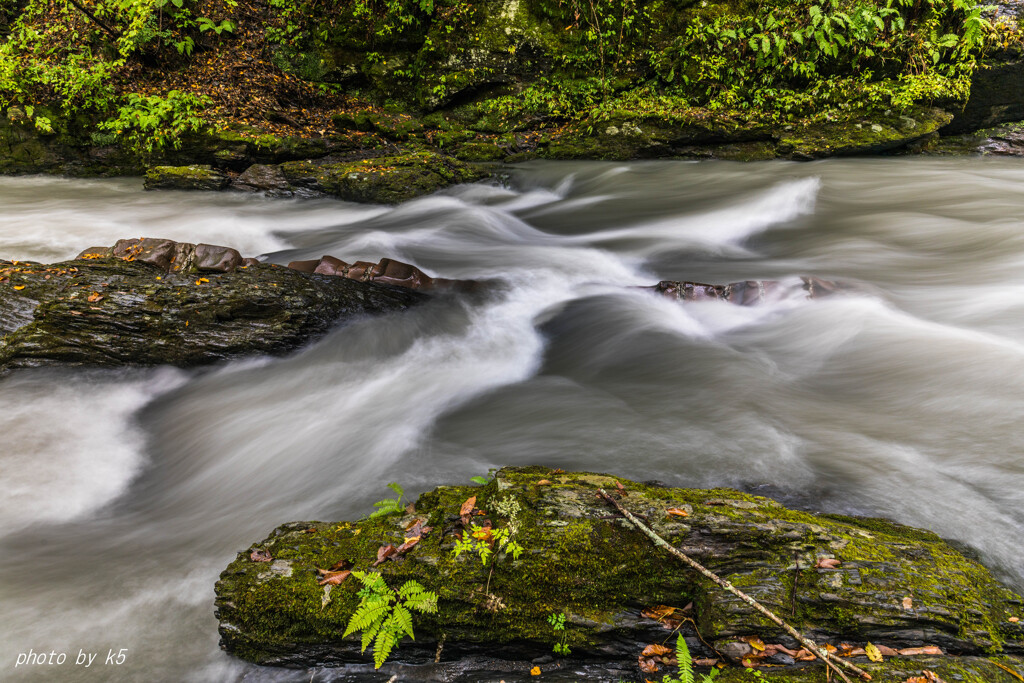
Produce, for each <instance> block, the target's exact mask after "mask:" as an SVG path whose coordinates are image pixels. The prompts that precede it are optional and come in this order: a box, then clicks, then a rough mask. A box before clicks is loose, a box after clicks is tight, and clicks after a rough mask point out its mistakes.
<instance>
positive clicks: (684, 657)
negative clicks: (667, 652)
mask: <svg viewBox="0 0 1024 683" xmlns="http://www.w3.org/2000/svg"><path fill="white" fill-rule="evenodd" d="M676 659H677V660H679V682H680V683H693V657H692V656H691V655H690V648H689V647H687V646H686V638H683V636H682V635H680V636H679V637H678V638H676Z"/></svg>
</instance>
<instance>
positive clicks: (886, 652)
mask: <svg viewBox="0 0 1024 683" xmlns="http://www.w3.org/2000/svg"><path fill="white" fill-rule="evenodd" d="M875 647H877V648H878V652H879V653H880V654H881V655H882V656H884V657H895V656H896V655H898V654H899V652H897V651H896V650H894V649H892V648H891V647H889V646H887V645H876V646H875Z"/></svg>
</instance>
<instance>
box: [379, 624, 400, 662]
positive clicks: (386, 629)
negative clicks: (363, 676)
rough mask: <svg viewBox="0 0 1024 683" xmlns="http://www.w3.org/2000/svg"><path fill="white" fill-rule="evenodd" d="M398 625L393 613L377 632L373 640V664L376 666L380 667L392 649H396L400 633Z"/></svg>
mask: <svg viewBox="0 0 1024 683" xmlns="http://www.w3.org/2000/svg"><path fill="white" fill-rule="evenodd" d="M396 629H397V625H396V623H395V615H394V614H392V615H391V616H389V617H388V618H387V621H385V622H384V625H383V626H382V627H381V629H380V631H379V632H378V633H377V638H376V640H374V642H373V664H374V668H376V669H379V668H380V667H381V664H383V663H384V660H386V659H387V658H388V655H390V654H391V651H392V650H393V649H395V645H396V644H397V643H398V639H399V634H398V632H397V630H396Z"/></svg>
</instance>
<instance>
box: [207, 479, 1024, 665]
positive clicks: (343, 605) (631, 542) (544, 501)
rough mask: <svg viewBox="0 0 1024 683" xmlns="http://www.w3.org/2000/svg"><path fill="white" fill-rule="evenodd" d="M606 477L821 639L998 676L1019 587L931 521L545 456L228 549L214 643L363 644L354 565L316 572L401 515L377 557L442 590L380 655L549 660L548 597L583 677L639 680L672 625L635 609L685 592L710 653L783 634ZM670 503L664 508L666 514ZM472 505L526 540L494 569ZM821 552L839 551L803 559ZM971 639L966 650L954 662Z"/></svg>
mask: <svg viewBox="0 0 1024 683" xmlns="http://www.w3.org/2000/svg"><path fill="white" fill-rule="evenodd" d="M619 485H621V486H622V487H624V493H622V494H621V502H622V504H623V505H624V506H625V507H627V508H628V509H629V510H630V511H632V512H633V513H634V514H638V515H641V516H643V517H644V518H645V519H646V520H648V522H649V523H650V525H651V526H652V527H653V528H654V529H655V530H656V531H657V532H658V533H659V534H660V535H661V536H662V537H664V538H665V539H666V540H668V542H669V543H671V544H673V545H674V546H676V547H678V548H680V549H681V550H683V551H684V552H686V553H687V554H689V555H690V556H691V557H693V558H694V559H696V560H698V561H699V562H701V563H703V564H704V565H705V566H707V567H709V568H710V569H711V570H713V571H715V572H717V573H718V574H719V575H720V576H722V577H723V578H725V579H726V580H728V581H730V582H731V583H732V584H733V585H735V586H737V587H740V588H741V589H742V590H743V591H745V592H746V593H748V594H749V595H751V596H753V597H754V598H755V599H757V600H759V601H760V602H761V603H763V604H765V605H766V606H767V607H768V608H769V609H772V610H773V611H775V612H776V613H777V614H779V615H782V616H784V618H786V619H788V620H789V621H791V622H792V623H793V624H794V625H795V626H796V627H797V628H799V629H801V630H802V631H803V632H804V633H806V634H808V635H810V636H811V637H813V638H815V639H816V640H817V641H819V642H822V641H825V642H831V643H835V644H839V643H840V642H841V641H844V642H850V643H857V644H860V645H863V644H864V643H866V642H868V641H871V642H873V643H875V644H880V645H887V646H889V647H892V648H901V647H908V646H923V645H935V646H938V647H940V648H942V650H943V652H944V653H945V654H946V655H947V656H944V657H941V658H937V661H936V662H934V663H932V662H929V663H928V667H930V668H933V669H935V670H936V671H939V670H950V669H949V667H951V666H957V667H967V668H971V667H974V668H973V669H971V670H974V669H978V670H981V669H984V670H985V671H987V672H989V673H990V674H991V675H990V677H989V678H973V679H972V678H964V679H961V680H979V681H980V680H986V681H996V680H1003V679H1000V678H999V673H998V672H999V669H998V667H994V666H992V665H991V664H990V663H989V660H988V659H987V658H989V657H993V656H996V655H1002V656H1007V657H1009V658H1010V659H1009V660H1008V661H1012V662H1016V663H1017V664H1019V663H1020V661H1021V660H1020V659H1019V656H1020V654H1021V653H1022V651H1024V629H1022V628H1021V625H1020V624H1019V622H1016V623H1015V622H1012V621H1010V618H1011V617H1019V616H1021V615H1020V613H1021V611H1022V604H1021V598H1020V596H1018V595H1017V594H1015V593H1013V592H1012V591H1011V590H1010V589H1009V588H1007V587H1006V586H1004V585H1002V584H1000V583H999V582H998V581H996V580H995V579H993V577H992V576H991V575H990V574H989V572H988V571H987V570H986V569H985V568H984V567H983V566H982V565H980V564H979V563H978V562H976V561H974V560H972V559H969V558H968V557H965V556H964V555H963V554H962V553H960V552H959V551H957V550H956V549H954V548H953V547H951V546H950V545H949V544H947V543H945V542H944V541H943V540H942V539H940V538H939V537H937V536H935V535H934V534H932V533H930V532H927V531H922V530H918V529H912V528H908V527H904V526H900V525H898V524H894V523H891V522H888V521H884V520H878V519H861V518H853V517H842V516H836V515H815V514H811V513H808V512H800V511H795V510H789V509H787V508H785V507H783V506H782V505H780V504H778V503H776V502H775V501H772V500H770V499H767V498H762V497H758V496H752V495H747V494H744V493H740V492H737V491H733V490H727V489H715V490H692V489H678V488H668V487H664V486H661V485H657V484H653V483H651V484H640V483H637V482H633V481H629V480H626V479H623V478H620V477H613V476H608V475H602V474H591V473H579V472H573V473H565V472H562V471H560V470H549V469H547V468H542V467H529V468H506V469H503V470H500V471H499V472H498V474H497V475H496V477H495V479H494V480H492V481H491V482H490V483H488V484H487V485H486V486H482V487H473V486H442V487H439V488H437V489H435V490H433V491H430V492H428V493H425V494H423V495H422V496H420V498H419V499H418V500H417V501H416V503H415V505H414V506H413V507H411V508H408V509H407V510H406V511H405V512H404V513H401V514H399V513H395V514H392V515H390V516H383V517H377V518H373V519H364V520H360V521H355V522H343V523H338V522H332V523H324V522H298V523H292V524H286V525H284V526H282V527H279V528H278V529H276V530H275V531H274V532H273V533H272V534H271V535H270V536H269V537H268V538H266V539H264V540H263V541H260V542H258V543H256V544H254V545H253V546H252V547H250V548H247V549H246V550H244V551H243V552H241V553H239V555H238V557H237V558H236V559H235V560H234V561H233V562H232V563H231V564H230V566H229V567H228V568H227V569H226V570H225V571H224V573H223V574H222V575H221V579H220V581H219V582H218V584H217V588H216V592H217V614H218V618H219V619H220V633H221V636H222V641H221V643H222V646H223V647H224V648H225V649H227V650H228V651H229V652H231V653H233V654H235V655H237V656H239V657H242V658H244V659H247V660H250V661H253V662H256V663H260V664H268V665H286V666H321V665H336V664H344V663H353V662H366V661H369V659H368V657H369V655H366V656H363V655H361V654H360V647H359V645H360V644H359V639H358V637H355V636H350V637H348V638H343V637H342V636H341V634H342V633H343V632H344V630H345V627H346V625H347V623H348V620H349V618H350V617H351V615H352V614H353V611H354V610H355V608H356V606H357V605H358V603H359V597H358V596H357V594H356V593H357V591H358V589H359V587H360V586H359V583H358V581H356V580H355V579H354V578H351V577H350V578H349V579H348V580H346V581H344V582H342V583H341V584H339V585H335V586H324V585H320V584H319V583H318V578H319V576H320V573H319V572H318V569H328V568H330V567H332V566H335V565H336V564H338V563H340V562H342V561H348V562H351V563H352V564H353V565H354V568H355V569H357V570H370V569H371V565H372V563H373V562H374V561H375V560H376V559H377V557H378V548H380V547H381V546H386V545H387V544H394V545H396V546H398V545H399V544H401V543H402V542H403V540H404V537H405V534H406V531H407V529H409V528H410V527H411V526H412V525H414V524H415V523H416V521H417V520H422V521H423V522H424V523H425V524H426V525H428V526H431V527H433V530H432V531H431V532H430V533H429V534H427V535H425V536H423V537H422V538H421V540H420V541H419V543H418V544H417V545H415V546H414V547H413V548H411V549H409V550H407V551H406V552H404V553H401V554H399V555H397V556H395V559H392V560H389V561H386V562H384V563H383V564H382V565H381V566H380V567H379V571H381V572H382V573H383V574H384V576H385V578H386V580H387V582H388V583H389V584H390V585H391V586H393V587H398V586H400V585H402V584H403V583H404V582H405V581H407V580H410V579H415V580H417V581H419V582H420V583H422V584H423V585H424V586H426V587H427V588H428V589H429V590H433V591H435V592H436V593H437V594H438V596H439V598H440V601H439V609H438V612H437V613H436V614H425V615H419V614H417V615H416V621H415V632H416V640H415V641H414V642H413V641H411V640H407V641H405V642H403V643H402V644H401V646H400V647H399V648H398V650H396V652H395V653H394V654H393V655H392V659H393V660H394V661H396V662H399V663H404V664H424V665H429V663H430V662H433V661H434V659H435V655H437V654H439V655H440V660H441V662H442V664H443V663H444V662H449V664H450V666H452V667H454V670H455V671H457V672H458V674H459V675H462V676H466V677H464V678H458V677H457V676H456V677H455V678H450V679H449V678H446V679H445V680H480V676H482V675H483V672H493V671H518V672H521V673H523V674H525V672H526V671H527V670H528V669H529V668H530V666H531V664H530V663H531V662H533V661H534V660H537V661H541V662H550V661H551V660H550V658H549V655H550V653H551V649H552V644H553V643H554V642H555V639H556V635H555V633H554V632H553V631H552V629H551V627H550V625H549V624H548V622H547V618H548V616H549V615H550V614H552V613H564V614H566V615H567V630H566V643H567V644H568V645H569V646H570V648H571V650H572V655H571V657H570V658H569V659H568V660H566V661H565V662H564V665H565V668H566V669H567V671H573V672H579V671H585V670H587V667H596V669H595V670H597V671H603V672H604V676H605V677H604V678H601V676H589V675H585V676H582V678H585V679H586V678H589V679H590V680H609V679H611V680H615V678H616V677H619V678H622V679H623V680H637V679H636V677H635V675H636V674H638V672H637V671H636V668H635V667H636V661H637V659H636V657H637V655H639V654H640V652H641V650H642V649H643V647H644V645H645V644H647V643H660V642H663V641H665V640H667V639H669V637H670V636H671V634H670V632H669V631H667V630H665V628H664V627H663V626H662V624H660V623H659V622H658V621H657V620H655V619H653V618H648V617H647V616H645V615H644V614H643V610H644V609H645V608H651V607H655V606H658V605H670V606H678V607H680V608H683V607H684V606H685V605H687V603H691V602H692V603H693V607H692V611H688V612H685V614H686V615H687V616H688V617H690V618H692V620H693V621H692V624H693V625H694V626H695V627H696V632H694V631H693V630H692V629H689V627H688V626H684V627H683V630H684V632H685V633H687V635H688V636H690V639H689V640H688V642H689V643H690V646H691V649H692V650H694V652H695V654H698V655H700V654H703V655H709V654H712V651H711V650H709V649H708V648H709V646H710V647H714V648H717V649H719V650H728V649H729V648H728V647H727V644H728V643H730V642H736V641H737V639H738V638H740V637H743V636H751V635H756V636H758V637H760V638H762V639H763V640H764V641H765V642H772V643H779V644H784V645H786V646H787V647H792V646H794V645H795V642H794V641H792V640H791V639H790V638H789V637H788V636H786V635H785V634H784V633H783V632H782V631H781V629H779V628H778V627H777V626H775V625H774V624H773V623H771V622H769V621H768V620H766V619H765V618H763V617H762V616H760V615H759V614H758V613H756V612H755V611H754V610H752V609H751V608H749V607H748V606H746V605H745V604H744V603H742V602H741V601H739V600H738V599H736V598H734V597H733V596H732V595H731V594H729V593H725V592H724V591H721V589H719V588H717V587H716V586H714V584H712V583H710V582H709V581H707V580H704V579H702V578H701V577H700V576H699V575H697V574H696V573H695V572H693V571H691V570H689V569H687V568H686V567H685V566H684V565H682V564H681V563H678V562H676V561H674V560H673V559H672V558H671V557H670V556H668V555H667V554H665V553H663V552H661V551H659V550H657V549H655V548H654V546H653V545H652V544H651V543H650V542H649V540H648V539H647V538H646V537H645V536H643V535H641V534H640V533H639V532H638V531H636V530H635V529H634V528H633V527H632V526H631V525H630V524H629V523H628V522H626V521H625V520H624V519H623V518H621V517H620V516H618V515H617V514H616V513H615V511H614V510H613V509H612V508H611V507H610V506H608V505H607V504H606V503H605V502H603V501H602V500H601V499H600V498H599V497H598V496H597V490H598V489H599V488H604V489H605V490H608V491H610V492H613V493H614V494H615V495H620V494H619V493H618V491H619ZM471 497H475V498H476V501H475V507H476V508H478V510H479V511H480V514H476V513H473V515H472V516H470V517H469V518H468V520H467V519H466V518H464V517H460V513H461V512H462V510H461V508H462V506H463V504H464V502H465V501H467V500H468V499H469V498H471ZM672 508H675V509H677V510H678V512H676V513H674V514H669V513H668V512H667V511H668V510H670V509H672ZM484 520H489V521H490V522H491V524H492V525H493V527H494V528H495V529H509V530H511V531H512V533H513V534H514V536H513V538H514V540H515V541H516V542H518V543H519V544H520V545H521V546H523V548H525V551H524V552H523V553H522V555H521V556H520V557H519V558H518V559H514V558H513V557H512V556H511V555H506V554H504V553H502V552H500V550H499V549H496V550H497V551H498V552H497V555H496V556H495V559H494V564H493V571H490V570H489V568H487V567H484V566H483V565H482V564H481V560H480V558H479V557H477V556H476V555H474V554H473V553H463V554H462V555H461V556H460V557H458V558H456V557H455V555H454V553H453V550H454V547H455V544H456V540H457V539H456V535H457V534H461V533H463V532H464V531H468V530H467V529H466V528H465V526H466V522H467V521H469V522H470V524H472V523H478V524H481V525H484V526H486V524H485V521H484ZM256 551H259V552H258V553H257V554H256V555H253V553H254V552H256ZM254 558H257V559H265V560H267V561H255V560H254ZM268 558H269V559H268ZM821 558H834V559H836V560H839V562H840V564H839V565H838V566H837V567H836V568H831V569H817V568H815V566H816V564H819V562H818V561H819V559H821ZM907 598H909V601H908V600H907ZM697 632H699V634H700V637H701V639H702V640H700V639H698V638H697V637H696V634H697ZM672 638H674V636H672ZM441 642H443V647H439V643H441ZM705 643H706V644H707V645H705ZM712 656H714V655H712ZM971 657H978V658H980V659H978V660H977V662H980V663H970V662H972V661H973V660H971V659H970V658H971ZM538 658H539V659H538ZM862 659H863V658H862ZM858 663H862V662H858ZM864 663H866V660H865V662H864ZM865 665H867V664H865ZM552 666H554V664H552ZM560 666H561V665H560ZM917 666H918V662H917V661H916V660H914V659H912V658H909V657H907V658H894V659H890V660H889V661H887V662H886V663H885V664H882V665H871V669H870V670H871V671H872V673H873V674H875V676H876V678H875V680H882V681H897V680H898V681H903V680H905V678H906V676H907V674H906V673H900V674H899V675H900V676H902V677H897V675H896V674H894V673H890V672H893V671H895V672H905V671H909V670H912V669H914V667H917ZM942 667H945V668H942ZM543 668H544V669H545V670H547V669H548V667H547V666H544V667H543ZM917 670H918V671H919V670H920V667H918V668H917ZM772 671H786V672H787V673H786V675H785V676H790V675H791V676H792V678H788V677H785V676H782V677H780V676H781V674H780V675H777V676H776V677H774V678H772V679H771V680H794V681H797V680H800V681H802V680H819V679H820V677H821V676H822V672H821V671H820V669H819V670H818V671H816V672H814V676H817V678H813V677H812V675H811V674H807V673H804V672H803V670H801V669H799V668H794V667H793V666H790V667H787V668H785V669H781V670H780V669H773V670H772ZM608 672H613V673H608ZM453 675H454V674H453ZM474 676H475V677H476V678H474ZM647 677H648V678H650V675H649V674H647ZM566 680H572V679H566ZM723 680H735V679H723ZM1006 680H1009V679H1006Z"/></svg>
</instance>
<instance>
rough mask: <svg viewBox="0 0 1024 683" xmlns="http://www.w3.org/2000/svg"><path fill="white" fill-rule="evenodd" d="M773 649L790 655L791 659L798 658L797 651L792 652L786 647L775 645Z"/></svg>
mask: <svg viewBox="0 0 1024 683" xmlns="http://www.w3.org/2000/svg"><path fill="white" fill-rule="evenodd" d="M771 647H772V648H773V649H775V650H778V651H779V652H783V653H785V654H787V655H789V656H790V657H796V653H797V651H796V650H790V649H789V648H788V647H786V646H784V645H778V644H773V645H772V646H771Z"/></svg>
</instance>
